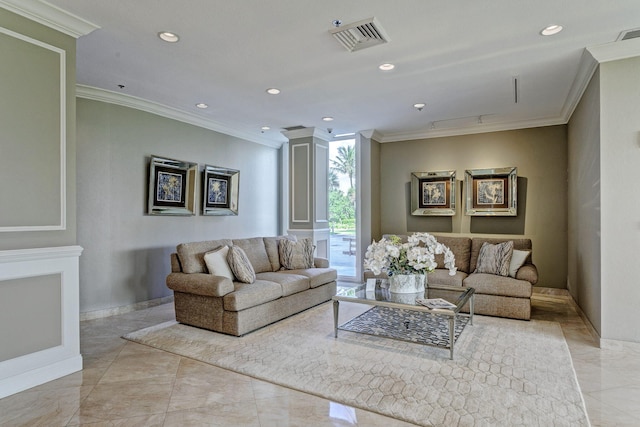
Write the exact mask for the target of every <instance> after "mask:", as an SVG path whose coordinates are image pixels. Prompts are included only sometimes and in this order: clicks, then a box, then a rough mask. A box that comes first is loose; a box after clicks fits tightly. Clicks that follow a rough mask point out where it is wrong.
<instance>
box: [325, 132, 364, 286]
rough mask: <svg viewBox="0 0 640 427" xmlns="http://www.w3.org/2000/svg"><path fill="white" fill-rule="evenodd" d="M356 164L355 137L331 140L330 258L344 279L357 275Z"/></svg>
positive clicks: (350, 278) (353, 278) (352, 278)
mask: <svg viewBox="0 0 640 427" xmlns="http://www.w3.org/2000/svg"><path fill="white" fill-rule="evenodd" d="M356 167H357V166H356V149H355V139H347V140H342V141H331V142H330V143H329V231H330V233H329V247H330V256H329V258H330V264H331V267H332V268H335V269H336V270H337V271H338V278H339V279H343V280H355V279H356V242H357V232H356V230H357V224H356V221H357V215H356V185H357V182H356V177H357V170H356Z"/></svg>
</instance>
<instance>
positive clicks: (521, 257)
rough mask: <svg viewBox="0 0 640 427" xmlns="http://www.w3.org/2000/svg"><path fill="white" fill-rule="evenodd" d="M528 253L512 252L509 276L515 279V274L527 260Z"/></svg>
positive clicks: (516, 250) (515, 250)
mask: <svg viewBox="0 0 640 427" xmlns="http://www.w3.org/2000/svg"><path fill="white" fill-rule="evenodd" d="M530 253H531V251H520V250H518V249H514V250H513V254H512V255H511V264H510V265H509V276H511V277H516V273H517V272H518V270H519V269H520V267H522V264H524V262H525V261H526V260H527V257H528V256H529V254H530Z"/></svg>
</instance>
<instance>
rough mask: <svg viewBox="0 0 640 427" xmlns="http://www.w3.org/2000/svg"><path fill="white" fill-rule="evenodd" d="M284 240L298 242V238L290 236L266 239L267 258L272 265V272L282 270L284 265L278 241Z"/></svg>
mask: <svg viewBox="0 0 640 427" xmlns="http://www.w3.org/2000/svg"><path fill="white" fill-rule="evenodd" d="M282 239H287V240H291V241H293V242H295V241H296V240H297V238H296V236H289V235H287V236H277V237H265V238H264V248H265V250H266V251H267V256H268V257H269V262H270V263H271V271H278V270H280V269H281V268H282V264H280V252H279V251H278V241H279V240H282Z"/></svg>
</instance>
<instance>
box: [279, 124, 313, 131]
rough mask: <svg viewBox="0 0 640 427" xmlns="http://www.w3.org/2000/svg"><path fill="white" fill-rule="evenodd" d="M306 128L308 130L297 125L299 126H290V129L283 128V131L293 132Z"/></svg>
mask: <svg viewBox="0 0 640 427" xmlns="http://www.w3.org/2000/svg"><path fill="white" fill-rule="evenodd" d="M306 128H307V127H306V126H302V125H297V126H289V127H288V128H282V129H283V130H286V131H287V132H291V131H292V130H301V129H306Z"/></svg>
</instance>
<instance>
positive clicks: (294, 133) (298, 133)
mask: <svg viewBox="0 0 640 427" xmlns="http://www.w3.org/2000/svg"><path fill="white" fill-rule="evenodd" d="M282 134H283V135H284V136H286V137H287V139H289V140H292V139H299V138H304V137H307V136H315V137H317V138H320V139H322V140H323V141H331V140H332V139H333V138H332V136H331V134H330V133H329V132H327V131H325V130H322V129H320V128H316V127H310V128H304V129H296V130H285V131H282ZM347 139H350V138H347Z"/></svg>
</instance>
